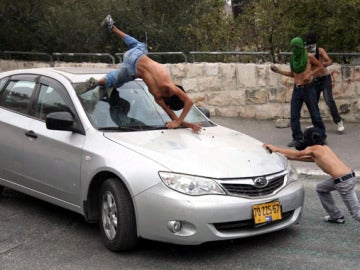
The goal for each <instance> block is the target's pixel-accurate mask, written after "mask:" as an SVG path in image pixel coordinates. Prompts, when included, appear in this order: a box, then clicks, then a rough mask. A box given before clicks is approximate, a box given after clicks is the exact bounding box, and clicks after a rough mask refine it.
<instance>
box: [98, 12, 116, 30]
mask: <svg viewBox="0 0 360 270" xmlns="http://www.w3.org/2000/svg"><path fill="white" fill-rule="evenodd" d="M114 25H115V22H114V20H113V18H111V15H107V16H106V17H105V19H104V20H103V22H102V23H101V26H103V27H107V28H109V29H110V30H111V29H112V28H113V27H114Z"/></svg>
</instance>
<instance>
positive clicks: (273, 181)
mask: <svg viewBox="0 0 360 270" xmlns="http://www.w3.org/2000/svg"><path fill="white" fill-rule="evenodd" d="M284 183H285V175H279V176H276V177H274V178H269V179H268V184H267V185H266V186H264V187H256V186H255V184H254V183H253V182H252V183H249V182H247V183H241V181H240V182H239V181H236V183H231V182H230V181H226V183H220V184H221V185H222V186H223V188H224V189H225V190H226V191H227V192H228V193H229V194H232V195H237V196H247V197H259V196H265V195H270V194H273V193H274V192H276V191H277V190H278V189H280V188H281V187H282V186H283V185H284Z"/></svg>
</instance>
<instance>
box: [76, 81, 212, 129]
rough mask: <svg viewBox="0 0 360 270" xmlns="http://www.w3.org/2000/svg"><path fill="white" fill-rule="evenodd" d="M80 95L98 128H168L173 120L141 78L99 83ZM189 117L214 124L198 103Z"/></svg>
mask: <svg viewBox="0 0 360 270" xmlns="http://www.w3.org/2000/svg"><path fill="white" fill-rule="evenodd" d="M79 98H80V101H81V103H82V105H83V107H84V109H85V111H86V113H87V115H88V117H89V119H90V121H91V123H92V125H93V126H94V127H95V128H96V129H98V130H104V131H138V130H152V129H165V128H166V127H165V124H166V122H170V121H171V119H170V117H169V116H168V115H167V114H166V112H165V111H164V110H163V109H162V108H161V107H160V106H159V105H158V104H157V103H156V102H155V101H154V98H153V96H152V95H151V94H150V93H149V91H148V89H147V86H146V85H145V84H144V83H143V82H142V81H141V80H135V81H131V82H128V83H126V84H124V85H123V86H121V87H119V88H108V89H103V88H100V87H99V86H97V87H95V88H94V89H91V90H90V91H88V92H85V93H83V94H81V95H79ZM181 111H182V110H179V111H175V114H176V115H180V114H181ZM185 121H186V122H190V123H198V124H200V125H201V126H203V127H208V126H211V125H213V124H212V122H210V121H209V120H208V119H207V118H206V117H205V116H204V115H203V114H202V113H201V112H200V111H199V110H198V109H197V108H196V107H195V106H193V108H192V109H191V110H190V111H189V113H188V114H187V116H186V118H185Z"/></svg>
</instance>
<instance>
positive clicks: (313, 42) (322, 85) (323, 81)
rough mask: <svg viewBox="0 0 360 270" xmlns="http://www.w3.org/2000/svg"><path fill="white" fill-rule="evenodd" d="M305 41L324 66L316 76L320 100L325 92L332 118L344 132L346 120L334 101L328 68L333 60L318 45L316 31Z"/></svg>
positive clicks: (307, 36)
mask: <svg viewBox="0 0 360 270" xmlns="http://www.w3.org/2000/svg"><path fill="white" fill-rule="evenodd" d="M305 43H306V46H305V48H306V49H307V51H308V52H309V53H312V54H313V55H314V56H315V58H316V59H318V60H319V62H320V63H321V64H322V68H321V69H320V70H319V72H318V74H316V76H314V81H315V88H316V91H317V94H318V102H319V99H320V94H321V92H323V96H324V100H325V103H326V105H327V106H328V107H329V109H330V113H331V116H332V119H333V121H334V123H335V124H336V125H337V128H338V131H339V132H343V131H344V130H345V127H344V122H343V120H342V119H341V117H340V115H339V111H338V109H337V107H336V103H335V101H334V97H333V92H332V80H331V75H330V72H329V70H328V69H327V67H328V66H330V65H332V64H333V61H332V59H331V58H330V57H329V55H328V54H327V53H326V51H325V49H324V48H320V47H318V46H317V34H316V33H315V32H312V31H310V32H308V33H307V34H306V37H305Z"/></svg>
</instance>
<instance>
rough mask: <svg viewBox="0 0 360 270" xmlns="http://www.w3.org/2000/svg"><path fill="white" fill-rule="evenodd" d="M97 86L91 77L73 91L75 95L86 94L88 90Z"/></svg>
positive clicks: (96, 81) (96, 82)
mask: <svg viewBox="0 0 360 270" xmlns="http://www.w3.org/2000/svg"><path fill="white" fill-rule="evenodd" d="M97 85H98V80H96V79H94V78H93V77H91V78H90V79H88V80H86V81H85V82H82V83H79V84H78V85H77V86H76V88H75V91H76V93H78V94H79V95H81V94H84V93H86V92H87V91H89V90H90V89H93V88H95V87H96V86H97Z"/></svg>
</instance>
